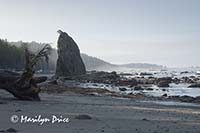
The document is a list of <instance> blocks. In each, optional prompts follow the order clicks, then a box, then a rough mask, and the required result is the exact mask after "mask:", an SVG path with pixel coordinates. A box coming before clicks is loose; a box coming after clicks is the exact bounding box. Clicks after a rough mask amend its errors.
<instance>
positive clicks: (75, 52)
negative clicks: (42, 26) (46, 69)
mask: <svg viewBox="0 0 200 133" xmlns="http://www.w3.org/2000/svg"><path fill="white" fill-rule="evenodd" d="M58 33H59V34H60V36H59V38H58V42H57V47H58V59H57V64H56V76H63V77H66V76H76V75H83V74H85V73H86V68H85V65H84V63H83V60H82V59H81V55H80V50H79V47H78V45H77V44H76V42H75V41H74V40H73V39H72V37H70V36H69V35H68V34H67V33H66V32H63V31H61V30H58Z"/></svg>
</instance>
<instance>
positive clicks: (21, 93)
mask: <svg viewBox="0 0 200 133" xmlns="http://www.w3.org/2000/svg"><path fill="white" fill-rule="evenodd" d="M23 48H24V50H25V70H24V72H23V73H22V74H21V75H19V74H17V73H14V72H9V71H4V72H0V88H1V89H4V90H6V91H8V92H10V93H11V94H13V95H14V96H15V97H16V98H18V99H20V100H34V101H40V97H39V92H40V88H39V87H38V86H37V84H38V83H41V82H44V81H45V80H46V79H47V78H46V77H34V66H35V65H36V64H37V63H38V61H39V60H41V59H42V58H45V60H46V62H47V63H48V55H49V54H50V51H51V49H52V48H51V46H50V45H49V44H46V45H45V46H44V47H43V48H42V49H41V50H40V51H39V52H38V53H37V54H34V53H32V52H31V51H29V50H28V46H27V44H23Z"/></svg>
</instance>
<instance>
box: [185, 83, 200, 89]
mask: <svg viewBox="0 0 200 133" xmlns="http://www.w3.org/2000/svg"><path fill="white" fill-rule="evenodd" d="M188 88H200V83H194V84H191V85H190V86H188Z"/></svg>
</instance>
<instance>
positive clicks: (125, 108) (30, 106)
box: [0, 90, 200, 133]
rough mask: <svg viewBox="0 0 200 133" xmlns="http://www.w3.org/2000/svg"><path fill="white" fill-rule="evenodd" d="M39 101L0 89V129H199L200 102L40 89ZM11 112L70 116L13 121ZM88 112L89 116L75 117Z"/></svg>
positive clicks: (109, 132) (113, 132)
mask: <svg viewBox="0 0 200 133" xmlns="http://www.w3.org/2000/svg"><path fill="white" fill-rule="evenodd" d="M40 96H41V99H42V101H41V102H32V101H19V100H16V99H14V98H13V97H12V96H11V95H10V94H8V93H7V92H4V91H2V90H1V91H0V106H1V107H0V118H1V119H0V131H1V130H7V129H9V128H14V129H16V130H18V132H19V133H35V132H38V133H40V132H42V133H55V132H59V133H60V132H61V133H62V132H66V133H102V132H106V133H133V132H134V133H199V132H200V106H198V105H197V106H190V105H188V106H183V105H179V106H175V105H159V104H156V103H153V102H141V101H137V100H135V99H125V98H116V97H115V98H114V97H111V96H102V97H100V96H87V95H81V94H75V93H70V92H67V93H61V94H58V93H56V94H47V93H41V95H40ZM12 115H17V116H21V115H27V116H32V117H34V116H38V115H42V116H43V117H48V118H50V117H51V116H52V115H56V116H61V115H62V116H63V117H66V118H69V120H70V121H69V122H68V123H59V124H58V123H56V124H52V123H44V124H43V125H39V124H38V123H20V122H18V123H12V122H11V121H10V117H11V116H12ZM78 115H87V116H90V117H91V118H92V119H87V118H86V119H84V118H83V119H77V116H78Z"/></svg>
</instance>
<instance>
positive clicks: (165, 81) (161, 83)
mask: <svg viewBox="0 0 200 133" xmlns="http://www.w3.org/2000/svg"><path fill="white" fill-rule="evenodd" d="M171 82H172V78H171V77H163V78H158V79H157V86H158V87H169V84H170V83H171Z"/></svg>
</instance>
